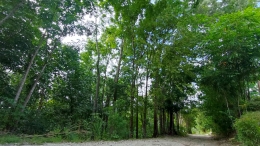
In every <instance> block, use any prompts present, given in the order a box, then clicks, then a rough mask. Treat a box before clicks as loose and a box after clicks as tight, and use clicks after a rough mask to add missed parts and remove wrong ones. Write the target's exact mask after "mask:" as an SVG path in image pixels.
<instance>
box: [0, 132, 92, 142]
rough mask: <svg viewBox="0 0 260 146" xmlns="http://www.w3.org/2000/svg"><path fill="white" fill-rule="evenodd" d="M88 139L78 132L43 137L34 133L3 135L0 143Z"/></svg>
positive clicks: (82, 140)
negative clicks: (77, 133)
mask: <svg viewBox="0 0 260 146" xmlns="http://www.w3.org/2000/svg"><path fill="white" fill-rule="evenodd" d="M84 141H87V140H86V139H84V138H82V137H80V136H79V135H76V134H69V135H66V136H53V137H43V136H37V135H35V136H33V135H24V136H18V135H1V136H0V144H14V143H17V144H37V145H38V144H44V143H62V142H75V143H79V142H84Z"/></svg>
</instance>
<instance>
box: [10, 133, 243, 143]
mask: <svg viewBox="0 0 260 146" xmlns="http://www.w3.org/2000/svg"><path fill="white" fill-rule="evenodd" d="M7 146H15V145H10V144H9V145H7ZM16 146H17V145H16ZM22 146H36V145H22ZM43 146H239V145H238V144H232V143H231V142H230V141H229V140H227V139H216V138H214V137H211V136H207V135H189V136H187V137H169V136H167V137H161V138H151V139H138V140H120V141H96V142H84V143H46V144H43Z"/></svg>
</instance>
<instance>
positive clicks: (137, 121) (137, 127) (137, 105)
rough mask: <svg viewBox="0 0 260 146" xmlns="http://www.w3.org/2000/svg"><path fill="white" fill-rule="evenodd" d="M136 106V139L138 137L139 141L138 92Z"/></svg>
mask: <svg viewBox="0 0 260 146" xmlns="http://www.w3.org/2000/svg"><path fill="white" fill-rule="evenodd" d="M135 105H136V114H135V116H136V117H135V118H136V121H135V137H136V139H138V90H137V98H136V104H135Z"/></svg>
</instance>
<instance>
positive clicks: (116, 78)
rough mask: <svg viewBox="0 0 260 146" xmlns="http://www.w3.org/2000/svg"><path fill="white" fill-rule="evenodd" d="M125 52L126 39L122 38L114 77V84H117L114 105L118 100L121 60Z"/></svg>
mask: <svg viewBox="0 0 260 146" xmlns="http://www.w3.org/2000/svg"><path fill="white" fill-rule="evenodd" d="M123 52H124V39H122V44H121V48H120V55H119V60H118V65H117V69H116V76H115V78H114V84H115V89H114V93H113V97H114V105H115V102H116V100H117V84H118V80H119V74H120V70H121V62H122V57H123Z"/></svg>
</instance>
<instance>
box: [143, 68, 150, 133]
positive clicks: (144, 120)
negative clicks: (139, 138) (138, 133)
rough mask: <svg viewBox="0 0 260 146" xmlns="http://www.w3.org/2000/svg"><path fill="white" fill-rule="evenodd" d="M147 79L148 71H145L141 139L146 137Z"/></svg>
mask: <svg viewBox="0 0 260 146" xmlns="http://www.w3.org/2000/svg"><path fill="white" fill-rule="evenodd" d="M148 79H149V69H148V67H147V69H146V77H145V99H144V119H143V137H144V138H146V137H147V130H146V127H147V118H146V115H147V103H148Z"/></svg>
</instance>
